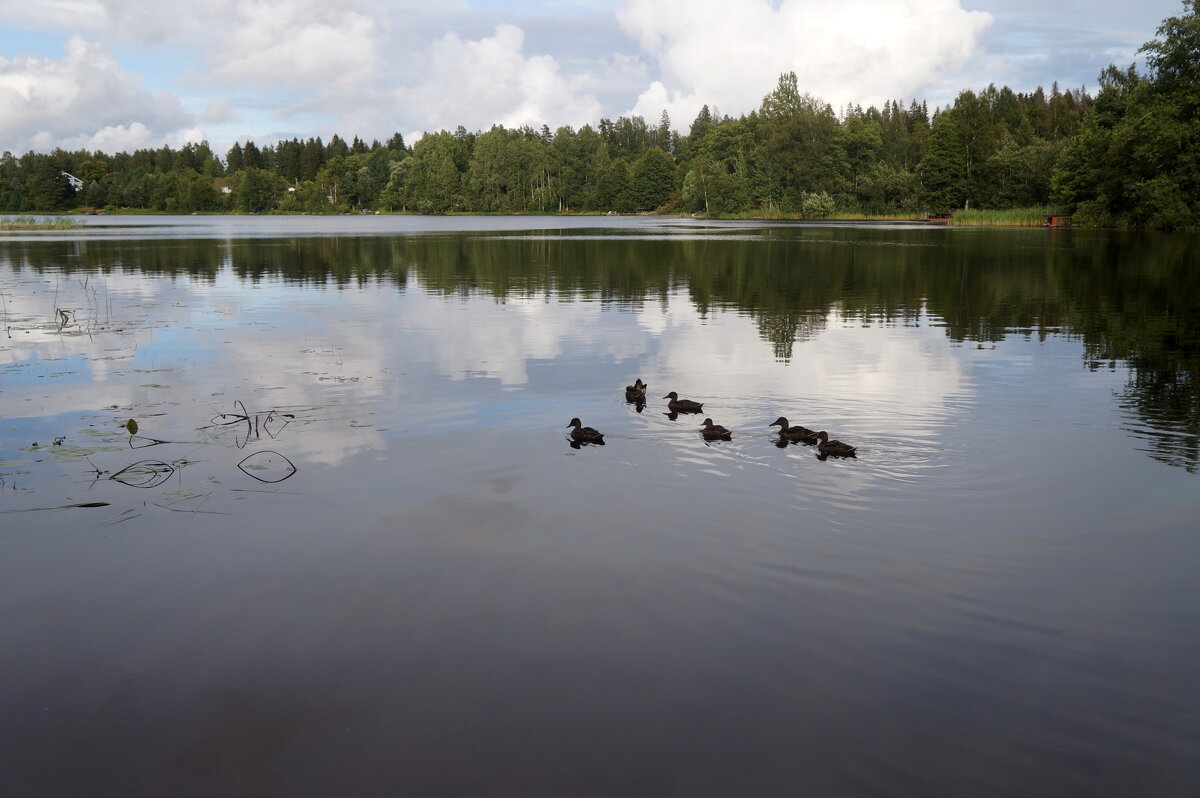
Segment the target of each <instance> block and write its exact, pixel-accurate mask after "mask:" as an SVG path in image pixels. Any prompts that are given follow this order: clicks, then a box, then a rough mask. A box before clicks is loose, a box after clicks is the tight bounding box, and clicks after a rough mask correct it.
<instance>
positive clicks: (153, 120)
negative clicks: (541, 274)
mask: <svg viewBox="0 0 1200 798" xmlns="http://www.w3.org/2000/svg"><path fill="white" fill-rule="evenodd" d="M1182 10H1183V5H1182V3H1181V2H1180V0H1142V1H1141V2H1139V3H1130V2H1128V1H1127V0H1091V1H1090V2H1084V0H1064V1H1063V2H1057V3H1047V2H1045V0H1040V1H1039V0H839V2H836V3H831V2H818V0H560V1H559V2H551V1H550V0H435V2H429V0H391V1H390V2H387V1H385V0H344V2H342V3H338V4H334V3H330V2H328V0H190V1H189V2H188V3H186V4H178V5H177V4H174V3H164V2H146V1H145V0H0V152H2V151H11V152H13V153H18V154H19V153H24V152H26V151H28V150H31V149H32V150H36V151H39V152H47V151H49V150H51V149H53V148H55V147H62V148H64V149H68V150H76V149H86V150H103V151H106V152H113V151H120V150H126V151H130V150H133V149H138V148H145V147H159V146H162V145H163V144H168V145H171V146H174V147H178V146H180V145H182V144H184V143H186V142H189V141H202V140H203V141H208V142H209V143H210V144H211V145H212V147H213V149H214V150H215V151H216V152H218V153H219V154H224V152H225V151H226V150H227V149H228V148H229V146H230V145H231V144H232V143H233V142H234V141H246V140H247V139H252V140H254V141H255V142H256V143H258V144H260V145H261V144H267V143H271V142H273V141H277V140H279V139H283V138H292V137H298V138H307V137H310V136H321V137H323V138H324V139H326V140H328V138H329V137H330V136H331V135H332V134H334V133H337V134H339V135H341V136H343V137H344V138H346V139H350V138H352V137H354V136H359V137H361V138H363V139H364V140H367V141H370V140H371V139H379V140H381V141H382V140H385V139H387V137H389V136H390V135H391V134H392V133H394V132H397V131H398V132H400V133H402V134H403V135H404V137H405V140H406V141H407V142H409V143H412V142H414V141H415V140H416V139H417V138H419V137H420V135H421V134H422V133H423V132H424V131H436V130H441V129H449V130H453V129H454V128H456V127H457V126H459V125H463V126H465V127H466V128H467V129H468V130H486V129H487V128H489V127H491V125H493V124H495V123H500V124H503V125H505V126H509V127H514V126H520V125H524V124H530V125H533V126H535V127H540V126H541V125H542V124H547V125H549V126H550V127H551V128H552V129H554V128H557V127H558V126H560V125H571V126H574V127H579V126H581V125H583V124H586V123H591V124H593V125H594V124H595V123H596V122H597V121H598V120H599V119H600V118H601V117H608V118H610V119H615V118H616V117H618V116H622V115H628V114H640V115H642V116H643V117H645V118H646V119H647V120H648V121H650V122H651V123H657V122H658V120H659V118H660V117H661V115H662V112H663V111H666V112H667V113H668V114H669V116H670V119H671V124H672V127H673V128H675V129H676V130H680V131H683V132H686V131H687V129H688V127H689V126H690V124H691V121H692V120H693V119H694V118H695V116H696V113H697V112H698V111H699V109H700V107H701V106H702V105H704V104H707V105H709V106H710V107H716V108H717V109H719V111H720V112H721V113H722V114H728V115H730V116H737V115H739V114H742V113H745V112H748V111H750V110H752V109H754V108H756V107H757V106H758V105H759V103H760V102H761V100H762V97H763V95H765V94H767V93H768V92H769V91H771V89H773V88H774V86H775V84H776V82H777V81H778V78H779V75H780V74H782V73H783V72H786V71H794V72H796V74H797V77H798V79H799V85H800V88H801V90H802V91H806V92H808V93H810V94H812V95H814V96H816V97H818V98H820V99H822V100H825V101H826V102H829V103H830V104H832V105H833V107H834V108H835V109H837V110H840V109H841V108H842V107H844V106H845V105H846V104H848V103H857V104H860V105H863V106H867V105H870V104H876V105H878V104H880V103H882V102H884V101H886V100H889V99H903V100H910V99H914V98H915V99H918V100H925V101H927V102H928V103H929V104H930V106H931V107H932V106H938V105H945V104H948V103H950V102H953V99H954V97H955V95H957V94H958V92H959V91H961V90H962V89H966V88H972V89H976V90H978V89H982V88H985V87H986V86H987V85H988V84H989V83H995V84H996V85H997V86H1001V85H1007V86H1010V87H1011V88H1013V89H1014V90H1016V91H1032V90H1033V89H1035V88H1036V87H1038V86H1043V87H1045V88H1047V89H1049V87H1050V85H1051V84H1052V83H1053V82H1055V81H1057V82H1058V84H1059V86H1060V87H1062V88H1064V89H1066V88H1078V87H1086V88H1087V89H1088V90H1094V89H1095V87H1096V76H1097V75H1098V74H1099V72H1100V70H1101V69H1102V68H1103V67H1105V66H1107V65H1108V64H1117V65H1118V66H1122V67H1124V66H1127V65H1128V64H1130V63H1131V62H1133V61H1134V60H1135V58H1136V53H1137V49H1138V48H1139V47H1140V46H1141V45H1142V44H1144V43H1145V42H1146V41H1148V40H1150V39H1152V38H1153V37H1154V34H1155V30H1156V29H1157V28H1158V26H1159V24H1160V23H1161V22H1162V20H1163V19H1164V18H1166V17H1168V16H1173V15H1178V14H1180V13H1181V12H1182Z"/></svg>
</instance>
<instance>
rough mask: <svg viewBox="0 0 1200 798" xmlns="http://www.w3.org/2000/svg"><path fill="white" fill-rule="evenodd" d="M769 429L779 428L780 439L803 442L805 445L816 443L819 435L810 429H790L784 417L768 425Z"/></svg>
mask: <svg viewBox="0 0 1200 798" xmlns="http://www.w3.org/2000/svg"><path fill="white" fill-rule="evenodd" d="M767 426H768V427H775V426H778V427H779V437H781V438H787V439H788V440H790V441H803V442H804V443H816V442H817V433H816V432H814V431H813V430H810V429H809V428H808V427H789V426H788V420H787V419H786V418H784V417H783V416H780V417H779V418H777V419H775V421H773V422H771V423H770V424H768V425H767Z"/></svg>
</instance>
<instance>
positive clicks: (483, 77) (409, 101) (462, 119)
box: [396, 24, 600, 131]
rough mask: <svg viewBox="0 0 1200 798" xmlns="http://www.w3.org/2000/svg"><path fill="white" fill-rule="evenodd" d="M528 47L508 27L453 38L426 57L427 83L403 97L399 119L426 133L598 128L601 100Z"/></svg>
mask: <svg viewBox="0 0 1200 798" xmlns="http://www.w3.org/2000/svg"><path fill="white" fill-rule="evenodd" d="M524 44H525V34H524V32H523V31H522V30H521V29H520V28H518V27H516V26H514V25H508V24H501V25H498V26H497V27H496V30H495V34H494V35H492V36H488V37H484V38H482V39H477V40H470V39H463V38H461V37H460V36H459V35H458V34H456V33H447V34H446V35H444V36H443V37H442V38H440V39H439V40H438V41H436V42H434V43H433V44H432V45H431V46H430V47H429V48H428V50H427V51H426V52H425V53H424V54H423V55H422V57H421V63H422V69H421V72H420V74H421V80H420V81H419V82H418V83H416V84H413V85H408V86H403V87H401V88H399V89H398V90H397V91H396V99H397V101H398V102H399V105H400V108H399V113H400V115H401V116H402V117H403V118H404V119H405V120H407V124H408V125H410V126H411V127H413V128H418V129H421V130H426V131H432V130H439V129H442V128H447V129H453V128H454V127H455V126H457V125H465V126H466V127H468V128H481V129H486V128H488V127H490V126H491V125H492V124H493V123H500V124H502V125H504V126H506V127H519V126H521V125H525V124H529V125H541V124H543V123H545V124H549V125H550V126H551V127H554V126H556V125H560V124H570V125H581V124H584V123H586V122H594V121H595V119H597V118H598V117H599V115H600V103H599V102H598V101H597V100H596V98H595V97H594V96H593V95H592V94H590V93H587V92H585V91H582V90H580V88H579V87H578V86H577V85H576V84H575V82H574V81H572V80H570V79H568V78H567V77H565V76H564V75H563V74H562V72H561V70H560V67H559V64H558V62H557V61H556V60H555V59H554V58H553V57H551V56H548V55H534V56H527V55H525V52H524Z"/></svg>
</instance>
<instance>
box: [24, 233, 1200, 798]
mask: <svg viewBox="0 0 1200 798" xmlns="http://www.w3.org/2000/svg"><path fill="white" fill-rule="evenodd" d="M87 221H88V225H89V226H88V227H86V228H84V229H81V230H76V231H69V232H67V233H63V232H54V233H50V234H39V233H27V234H20V235H6V236H4V237H3V238H0V291H2V292H3V296H2V300H3V312H4V318H3V324H4V327H5V332H4V337H3V338H0V408H2V409H3V413H2V415H3V421H2V422H0V513H3V515H2V517H0V607H2V608H3V612H2V613H0V717H3V718H4V721H3V722H2V723H0V752H2V753H0V761H2V764H3V767H0V794H5V795H7V794H14V795H26V794H29V795H79V794H89V795H109V794H111V795H123V796H128V795H151V794H154V795H161V794H173V795H193V794H194V795H213V794H221V795H289V796H295V795H329V794H362V795H376V794H378V795H395V794H399V793H410V794H419V795H622V796H627V795H656V796H662V795H687V796H697V795H720V796H726V795H735V794H740V795H779V794H788V795H795V794H809V793H811V794H827V795H833V794H837V795H880V794H955V795H963V794H971V795H1012V794H1018V793H1019V794H1035V795H1079V794H1104V793H1107V794H1154V795H1193V794H1195V788H1196V785H1197V784H1200V757H1198V756H1197V753H1198V751H1200V691H1197V690H1196V689H1195V688H1194V686H1193V681H1194V676H1193V674H1194V672H1195V670H1196V667H1197V665H1198V664H1200V637H1198V635H1197V632H1200V609H1198V608H1200V587H1197V582H1196V580H1195V578H1194V574H1195V572H1196V570H1197V567H1200V545H1198V543H1197V540H1198V538H1197V533H1196V529H1197V527H1200V523H1198V522H1200V500H1198V498H1197V496H1200V491H1198V490H1197V488H1198V483H1197V479H1198V476H1197V473H1196V472H1197V468H1198V459H1200V443H1198V432H1200V388H1198V387H1197V386H1198V384H1200V383H1198V381H1197V369H1198V368H1200V361H1198V353H1200V285H1198V282H1200V277H1198V275H1197V272H1196V271H1195V268H1194V264H1195V263H1196V262H1197V260H1198V255H1200V245H1198V244H1200V242H1198V241H1197V239H1196V237H1194V236H1169V235H1156V236H1151V235H1145V236H1142V235H1132V234H1112V233H1105V232H1091V231H1070V230H1067V231H1061V230H1060V231H1043V230H1026V231H997V230H971V229H946V228H925V227H912V226H906V225H892V226H879V227H866V226H812V225H794V224H773V225H764V224H754V223H714V222H706V221H699V220H664V219H653V218H633V219H628V218H622V219H598V218H572V219H557V218H555V219H537V218H530V217H515V218H511V217H489V218H484V219H473V218H463V217H455V218H432V219H430V218H412V217H404V218H397V217H344V218H337V217H335V218H328V217H317V218H304V217H262V218H246V217H220V218H206V217H185V218H173V217H144V218H134V217H113V218H89V219H88V220H87ZM60 311H65V314H64V313H62V312H60ZM636 377H641V378H642V379H643V380H645V381H646V382H647V383H648V384H649V385H650V391H649V396H650V401H649V402H648V403H647V404H646V406H645V407H643V408H641V409H640V412H639V408H637V407H636V406H634V405H630V404H627V403H626V402H625V401H624V395H623V388H624V386H625V385H626V384H629V383H632V382H633V380H634V379H635V378H636ZM671 390H675V391H678V392H679V393H680V395H682V396H685V397H689V398H693V399H696V400H699V401H704V402H705V413H704V415H701V416H688V415H680V416H678V417H676V418H674V419H672V418H670V417H669V416H667V415H665V414H664V411H665V410H666V407H665V401H664V400H662V399H660V398H659V397H661V396H663V394H665V393H667V392H668V391H671ZM780 415H783V416H786V417H787V418H788V419H789V421H790V422H791V423H792V424H803V425H805V426H808V427H813V428H814V429H825V430H828V431H829V433H830V434H831V436H832V437H835V438H838V439H841V440H844V441H847V442H849V443H852V444H854V445H856V446H858V447H859V451H858V456H857V457H856V458H854V459H837V458H829V459H819V458H818V457H817V452H816V451H815V449H814V448H813V447H810V446H805V445H803V444H792V445H786V446H782V447H781V446H779V445H778V444H779V441H778V438H777V436H775V435H774V433H773V430H772V429H771V428H769V427H768V425H769V424H770V422H772V421H774V420H775V418H776V417H778V416H780ZM575 416H578V417H580V418H581V419H582V420H583V423H584V424H587V425H589V426H593V427H597V428H599V429H601V430H602V431H604V432H605V433H606V445H605V446H603V447H599V446H584V447H581V448H573V447H572V446H571V445H570V441H569V439H568V437H567V434H566V429H565V426H566V424H567V422H568V420H569V419H571V418H572V417H575ZM705 416H711V417H712V419H713V420H714V421H715V422H716V423H718V424H722V425H724V426H726V427H729V428H730V429H732V430H733V439H732V441H729V442H715V443H706V442H705V441H704V440H703V439H702V437H701V436H700V434H699V422H700V420H702V419H703V418H704V417H705ZM128 419H134V420H135V421H136V424H137V435H133V436H131V435H130V434H129V431H128V429H126V428H124V427H122V426H121V425H122V424H125V423H126V422H127V420H128ZM56 441H57V445H56ZM35 443H36V445H34V444H35Z"/></svg>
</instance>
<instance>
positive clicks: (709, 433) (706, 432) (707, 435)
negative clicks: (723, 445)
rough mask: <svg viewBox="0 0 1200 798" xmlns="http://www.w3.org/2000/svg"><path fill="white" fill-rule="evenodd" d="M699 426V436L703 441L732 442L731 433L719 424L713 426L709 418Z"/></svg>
mask: <svg viewBox="0 0 1200 798" xmlns="http://www.w3.org/2000/svg"><path fill="white" fill-rule="evenodd" d="M700 426H701V427H702V429H701V430H700V434H701V435H703V436H704V440H706V441H728V440H733V433H732V432H730V431H729V430H727V429H725V428H724V427H722V426H721V425H720V424H714V423H713V420H712V419H711V418H706V419H704V423H703V424H701V425H700Z"/></svg>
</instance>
